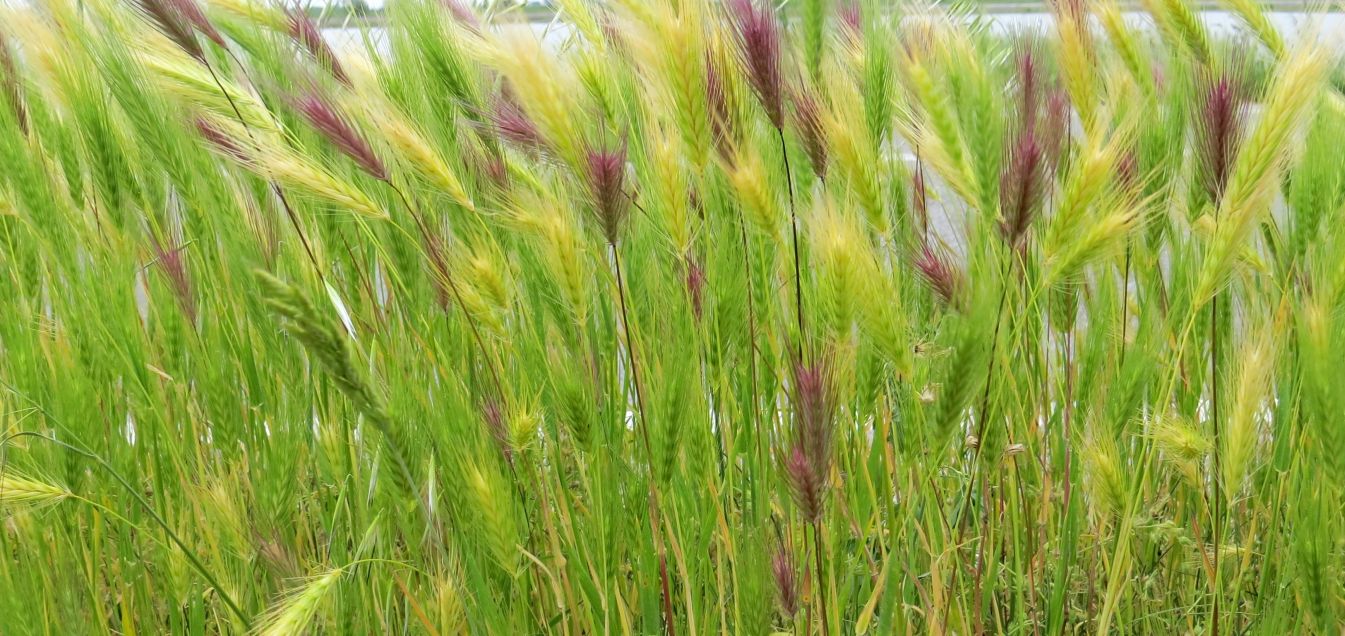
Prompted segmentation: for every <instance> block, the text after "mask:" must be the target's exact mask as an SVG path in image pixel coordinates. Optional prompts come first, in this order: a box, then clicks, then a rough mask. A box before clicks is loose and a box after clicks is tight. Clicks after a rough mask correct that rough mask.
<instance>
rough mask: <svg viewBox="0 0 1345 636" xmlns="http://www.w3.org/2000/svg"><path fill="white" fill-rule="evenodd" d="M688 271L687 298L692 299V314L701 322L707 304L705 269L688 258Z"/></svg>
mask: <svg viewBox="0 0 1345 636" xmlns="http://www.w3.org/2000/svg"><path fill="white" fill-rule="evenodd" d="M686 270H687V274H686V286H687V296H688V297H689V298H690V299H691V314H692V315H693V316H695V317H696V320H700V319H701V312H702V310H703V308H704V304H705V268H704V267H702V266H701V264H700V263H699V262H698V261H696V260H695V259H693V258H688V259H687V265H686Z"/></svg>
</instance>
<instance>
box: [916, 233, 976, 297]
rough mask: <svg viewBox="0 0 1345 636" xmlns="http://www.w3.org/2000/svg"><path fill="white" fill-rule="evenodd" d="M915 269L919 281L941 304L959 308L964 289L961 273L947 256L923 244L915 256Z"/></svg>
mask: <svg viewBox="0 0 1345 636" xmlns="http://www.w3.org/2000/svg"><path fill="white" fill-rule="evenodd" d="M915 269H916V272H917V273H919V274H920V279H921V280H923V281H924V282H925V284H926V285H928V286H929V288H930V290H932V291H933V292H934V295H935V296H936V297H938V299H939V300H940V301H942V302H943V304H945V305H947V306H949V307H952V308H954V309H958V308H961V306H962V302H963V298H962V289H963V287H964V281H963V275H962V271H961V270H959V269H958V268H957V267H956V266H954V265H953V263H952V261H951V260H950V259H949V257H948V256H947V254H945V253H943V252H942V251H941V250H937V249H936V248H934V247H932V246H931V245H930V244H929V243H924V244H923V245H921V246H920V251H919V252H917V253H916V255H915Z"/></svg>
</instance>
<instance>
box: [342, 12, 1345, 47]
mask: <svg viewBox="0 0 1345 636" xmlns="http://www.w3.org/2000/svg"><path fill="white" fill-rule="evenodd" d="M1266 16H1267V17H1268V18H1269V19H1270V23H1271V24H1272V25H1274V26H1275V28H1277V29H1279V31H1280V33H1283V34H1284V35H1285V38H1286V39H1287V40H1291V41H1292V40H1293V38H1294V36H1296V35H1297V34H1299V33H1300V32H1302V31H1303V30H1304V29H1305V28H1315V29H1317V32H1318V34H1319V35H1321V36H1323V37H1333V36H1336V35H1338V34H1340V33H1341V32H1342V30H1345V13H1324V14H1313V13H1305V12H1301V11H1271V12H1267V13H1266ZM1125 17H1126V21H1127V22H1129V23H1130V24H1131V25H1132V26H1134V27H1137V28H1141V29H1146V30H1147V29H1152V28H1153V22H1152V20H1151V19H1150V18H1149V15H1148V14H1147V13H1142V12H1130V13H1126V14H1125ZM1201 18H1202V19H1203V20H1204V22H1205V26H1206V28H1208V29H1209V30H1210V31H1211V32H1213V33H1216V34H1226V35H1228V34H1233V33H1235V32H1237V31H1238V30H1239V29H1241V28H1242V21H1241V20H1239V19H1238V17H1237V16H1235V15H1233V14H1231V13H1228V12H1227V11H1206V12H1203V13H1201ZM981 19H982V20H984V21H986V22H987V23H989V25H990V28H992V29H994V30H995V31H997V32H1001V33H1014V32H1021V31H1032V30H1038V31H1041V30H1045V29H1047V28H1049V27H1050V26H1051V22H1052V18H1051V14H1049V13H1043V12H1023V13H987V14H985V15H984V16H983V17H982V18H981ZM496 28H497V29H531V30H532V32H533V33H534V34H536V35H537V37H538V38H540V39H541V40H542V42H543V43H545V44H546V45H547V46H549V47H558V46H560V45H561V44H562V43H564V42H565V40H566V39H567V38H568V37H569V35H570V31H571V29H570V27H569V25H567V24H565V23H563V22H559V21H556V22H530V23H526V24H506V25H499V26H496ZM322 33H323V35H324V36H326V38H327V41H328V42H330V43H331V44H332V46H333V47H334V48H336V49H337V50H338V51H339V50H348V49H358V48H363V46H364V37H365V33H364V32H363V31H361V30H360V29H353V28H332V29H323V30H322ZM367 36H368V38H369V41H370V42H371V43H372V44H373V45H374V47H375V48H376V49H377V50H379V51H383V52H386V51H387V39H386V32H385V31H384V29H383V28H382V27H374V28H371V29H368V33H367Z"/></svg>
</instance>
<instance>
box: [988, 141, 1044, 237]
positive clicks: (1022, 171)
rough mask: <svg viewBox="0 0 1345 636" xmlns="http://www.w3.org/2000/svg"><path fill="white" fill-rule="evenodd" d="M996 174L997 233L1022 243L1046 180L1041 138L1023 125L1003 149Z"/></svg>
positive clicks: (1040, 199)
mask: <svg viewBox="0 0 1345 636" xmlns="http://www.w3.org/2000/svg"><path fill="white" fill-rule="evenodd" d="M1006 151H1007V153H1008V157H1006V158H1005V161H1004V168H1003V170H1002V171H1001V172H1000V177H999V198H1000V214H1001V215H1002V217H1001V218H1000V222H999V230H1000V235H1001V236H1002V237H1003V238H1004V241H1005V242H1006V243H1008V244H1009V245H1012V246H1015V247H1017V246H1020V245H1022V242H1023V240H1024V239H1025V238H1026V237H1027V230H1028V226H1029V225H1031V223H1032V220H1033V219H1034V218H1036V216H1037V212H1038V210H1039V209H1040V208H1041V202H1042V199H1043V198H1044V196H1043V195H1044V192H1045V189H1046V184H1047V174H1046V161H1045V157H1044V154H1043V151H1042V146H1041V142H1040V141H1038V139H1037V136H1036V134H1035V133H1034V132H1032V130H1031V129H1030V128H1029V129H1026V130H1024V131H1022V132H1021V133H1019V134H1018V138H1017V139H1015V140H1014V141H1013V143H1011V144H1010V145H1009V146H1008V148H1007V149H1006Z"/></svg>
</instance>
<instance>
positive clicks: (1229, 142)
mask: <svg viewBox="0 0 1345 636" xmlns="http://www.w3.org/2000/svg"><path fill="white" fill-rule="evenodd" d="M1246 108H1247V105H1246V99H1244V97H1243V87H1242V82H1241V81H1240V79H1239V78H1238V77H1236V76H1234V75H1232V74H1230V73H1223V74H1220V75H1218V76H1217V77H1208V78H1205V79H1204V80H1203V86H1201V87H1200V111H1199V116H1200V119H1199V120H1197V122H1196V156H1197V158H1198V160H1199V162H1200V167H1201V171H1200V172H1201V175H1200V176H1201V185H1202V186H1203V187H1204V189H1205V193H1206V194H1207V195H1208V196H1209V197H1210V200H1211V201H1213V202H1214V203H1215V204H1216V205H1217V204H1218V203H1219V201H1220V200H1222V198H1223V194H1224V188H1225V187H1227V185H1228V176H1229V173H1230V172H1231V171H1232V169H1233V160H1234V158H1235V157H1236V156H1237V152H1238V147H1239V145H1241V141H1242V129H1243V122H1244V120H1245V119H1246Z"/></svg>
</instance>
